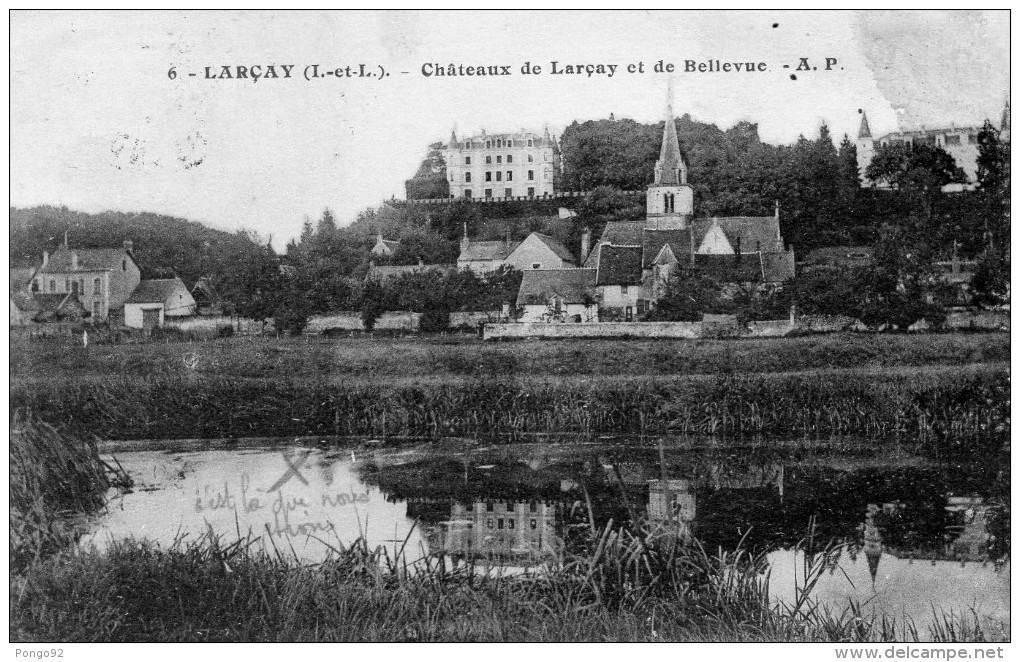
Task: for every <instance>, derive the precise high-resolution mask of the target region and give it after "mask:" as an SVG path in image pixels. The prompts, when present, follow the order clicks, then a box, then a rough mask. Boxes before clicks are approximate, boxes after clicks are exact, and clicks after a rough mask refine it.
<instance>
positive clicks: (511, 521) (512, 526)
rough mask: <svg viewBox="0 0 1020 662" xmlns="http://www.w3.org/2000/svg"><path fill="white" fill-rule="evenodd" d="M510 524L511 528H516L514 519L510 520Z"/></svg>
mask: <svg viewBox="0 0 1020 662" xmlns="http://www.w3.org/2000/svg"><path fill="white" fill-rule="evenodd" d="M508 526H509V527H510V528H511V529H512V528H514V521H513V520H510V522H509V524H508Z"/></svg>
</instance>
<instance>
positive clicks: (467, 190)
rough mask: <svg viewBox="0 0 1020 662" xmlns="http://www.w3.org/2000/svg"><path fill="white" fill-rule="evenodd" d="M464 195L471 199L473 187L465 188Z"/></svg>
mask: <svg viewBox="0 0 1020 662" xmlns="http://www.w3.org/2000/svg"><path fill="white" fill-rule="evenodd" d="M464 197H465V198H467V199H469V200H470V199H471V189H469V188H466V189H464Z"/></svg>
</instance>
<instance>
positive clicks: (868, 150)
mask: <svg viewBox="0 0 1020 662" xmlns="http://www.w3.org/2000/svg"><path fill="white" fill-rule="evenodd" d="M874 156H875V141H874V139H872V137H871V127H870V126H869V125H868V114H867V113H865V112H864V111H863V110H862V111H861V127H860V129H858V131H857V169H858V170H860V172H861V175H862V177H863V174H864V172H865V171H866V170H867V168H868V166H869V165H871V159H872V158H873V157H874ZM863 179H864V181H865V182H867V181H868V180H867V177H863Z"/></svg>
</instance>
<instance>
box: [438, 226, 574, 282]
mask: <svg viewBox="0 0 1020 662" xmlns="http://www.w3.org/2000/svg"><path fill="white" fill-rule="evenodd" d="M502 266H507V267H513V268H514V269H516V270H517V271H529V270H534V269H569V268H572V267H576V266H577V263H576V261H575V260H574V256H573V255H572V254H571V253H570V251H569V250H567V247H566V246H564V245H563V244H562V243H560V241H559V240H557V239H556V238H555V237H550V236H549V235H546V234H542V233H540V232H532V233H531V234H529V235H528V236H527V237H525V238H524V240H523V241H510V237H509V235H508V236H507V238H506V239H504V240H503V241H471V240H470V239H468V236H467V225H466V224H465V226H464V237H463V238H462V239H461V240H460V256H458V258H457V268H458V269H471V270H472V271H474V272H475V273H487V272H492V271H496V270H497V269H499V268H500V267H502Z"/></svg>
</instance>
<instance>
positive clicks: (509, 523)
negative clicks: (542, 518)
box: [485, 517, 538, 529]
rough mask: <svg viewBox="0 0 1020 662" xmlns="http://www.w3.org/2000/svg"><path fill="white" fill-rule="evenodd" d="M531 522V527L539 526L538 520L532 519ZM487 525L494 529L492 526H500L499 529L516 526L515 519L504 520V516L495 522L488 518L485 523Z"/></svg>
mask: <svg viewBox="0 0 1020 662" xmlns="http://www.w3.org/2000/svg"><path fill="white" fill-rule="evenodd" d="M530 524H531V528H532V529H537V528H538V520H531V522H530ZM485 525H486V526H488V527H489V528H490V529H492V528H499V529H502V528H507V529H512V528H514V521H513V520H512V519H509V520H504V519H503V518H502V517H500V518H499V519H497V520H496V521H495V522H493V520H491V519H490V520H488V521H487V522H486V523H485ZM494 525H495V526H494ZM504 525H505V526H504Z"/></svg>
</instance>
